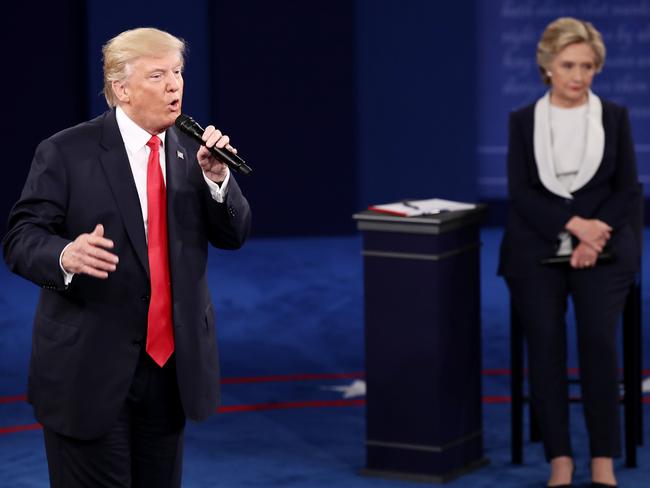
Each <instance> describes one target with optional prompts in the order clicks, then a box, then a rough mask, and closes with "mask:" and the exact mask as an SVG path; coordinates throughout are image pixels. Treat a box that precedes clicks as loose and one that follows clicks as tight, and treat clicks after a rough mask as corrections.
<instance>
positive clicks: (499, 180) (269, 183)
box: [0, 0, 650, 235]
mask: <svg viewBox="0 0 650 488" xmlns="http://www.w3.org/2000/svg"><path fill="white" fill-rule="evenodd" d="M48 5H49V4H48ZM48 5H43V6H42V7H39V8H40V9H41V10H40V14H39V15H38V16H35V15H33V8H32V6H31V5H29V4H27V3H24V2H23V3H22V4H20V3H18V4H17V3H15V2H14V3H12V4H8V5H6V6H3V8H2V9H3V14H5V15H4V18H6V19H8V21H7V22H6V23H5V24H6V28H5V29H3V32H2V36H3V41H4V45H6V46H11V47H12V49H8V50H7V54H6V56H7V60H8V66H10V73H11V75H10V76H6V77H3V81H2V83H3V87H4V90H3V93H4V94H5V100H4V106H3V117H2V122H1V123H2V128H3V133H4V134H5V135H6V138H7V140H8V141H11V142H10V143H9V144H5V147H4V148H3V151H4V152H3V156H4V160H5V161H6V162H7V164H5V172H4V178H3V179H2V183H0V184H1V185H2V191H1V192H0V218H2V220H4V219H5V216H6V215H7V213H8V211H9V208H10V205H11V204H12V203H13V202H14V201H15V200H16V199H17V198H18V195H19V192H20V189H21V188H22V185H23V182H24V180H25V176H26V173H27V170H28V168H29V165H30V163H31V157H32V154H33V151H34V148H35V146H36V144H37V143H38V141H40V140H41V139H43V138H45V137H47V136H48V135H50V134H52V133H54V132H56V131H58V130H61V129H63V128H65V127H67V126H70V125H73V124H76V123H78V122H81V121H82V120H86V119H88V118H90V117H93V116H96V115H98V114H99V113H101V112H103V111H104V110H106V105H105V102H104V99H103V97H102V96H101V89H102V74H101V46H102V44H103V43H104V42H106V41H107V40H108V39H109V38H111V37H112V36H114V35H115V34H117V33H119V32H121V31H122V30H125V29H128V28H133V27H138V26H155V27H159V28H162V29H165V30H168V31H170V32H172V33H173V34H175V35H178V36H180V37H183V38H184V39H186V41H187V42H188V45H189V55H188V59H187V69H186V72H185V80H186V85H185V86H186V89H185V100H184V111H186V112H187V113H189V114H191V115H192V116H193V117H195V118H196V119H197V120H199V121H200V122H202V123H203V124H208V123H214V124H216V125H218V126H219V127H221V128H223V130H224V131H226V132H227V133H228V134H229V135H231V136H232V139H233V143H234V144H235V145H236V146H237V147H238V148H239V150H240V153H241V154H242V155H243V156H244V158H245V159H246V160H247V161H248V162H249V163H250V165H251V166H253V167H254V169H255V172H254V173H253V174H252V175H251V176H250V177H248V178H244V177H240V178H239V181H240V183H241V184H242V186H243V187H244V191H245V192H246V194H247V195H248V197H249V198H250V200H251V202H252V204H253V210H254V232H255V233H256V234H257V235H300V234H332V233H347V232H353V230H354V227H353V223H352V221H351V219H350V215H351V214H352V213H354V212H355V211H357V210H359V209H362V208H365V207H366V206H367V205H369V204H375V203H381V202H385V201H391V200H395V199H400V198H425V197H430V196H440V197H445V198H452V199H458V200H470V201H473V200H478V199H485V200H490V201H493V202H498V201H503V198H504V197H505V147H506V142H507V141H506V139H507V133H506V126H507V116H508V112H509V111H510V110H512V109H514V108H516V107H519V106H522V105H524V104H526V103H530V102H532V101H533V100H534V99H535V98H537V97H538V96H540V95H541V94H542V93H543V91H544V87H543V85H542V84H541V82H540V81H539V77H538V74H537V70H536V67H535V61H534V55H535V44H536V42H537V39H538V37H539V35H540V33H541V31H542V29H543V27H544V26H545V25H546V24H547V23H548V22H549V21H550V20H552V19H553V18H555V17H557V16H559V15H575V16H579V17H583V18H586V19H589V20H592V21H593V22H594V23H595V25H596V26H597V27H598V28H599V29H600V30H601V31H602V32H603V33H604V37H605V41H606V44H607V47H608V58H607V61H606V64H605V71H604V72H603V73H602V74H601V75H599V76H598V78H597V80H596V83H595V90H596V91H597V92H598V93H599V94H600V95H602V96H603V97H606V98H609V99H612V100H614V101H618V102H621V103H624V104H626V105H628V106H629V107H630V114H631V118H632V124H633V129H634V135H635V140H636V144H637V153H638V156H639V166H640V173H641V178H642V181H644V182H645V183H648V182H649V181H650V180H649V178H650V96H649V90H650V81H648V80H650V22H649V21H650V4H648V2H646V1H643V2H638V1H631V0H629V1H628V0H625V1H618V2H614V1H610V2H607V1H597V2H596V1H593V0H581V1H572V2H565V1H560V0H543V1H541V0H540V1H533V0H526V1H523V0H519V1H513V0H469V1H464V2H444V3H438V2H431V1H429V0H404V1H403V2H394V1H392V0H355V1H349V0H314V1H310V2H304V1H300V0H275V1H273V2H268V1H265V0H241V1H238V2H229V1H226V0H214V1H207V0H196V1H192V2H185V3H184V4H182V5H179V4H178V2H175V1H172V0H159V1H155V2H154V1H141V2H132V3H130V4H129V5H128V8H125V9H122V8H120V9H114V8H110V6H107V4H106V3H105V2H101V1H99V0H62V1H60V2H57V3H56V5H54V4H52V5H51V6H48ZM16 46H17V47H16Z"/></svg>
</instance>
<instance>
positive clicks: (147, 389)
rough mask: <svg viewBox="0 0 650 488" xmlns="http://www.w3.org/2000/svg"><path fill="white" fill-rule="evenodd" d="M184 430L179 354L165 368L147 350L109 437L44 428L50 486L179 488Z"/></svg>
mask: <svg viewBox="0 0 650 488" xmlns="http://www.w3.org/2000/svg"><path fill="white" fill-rule="evenodd" d="M143 349H144V348H143ZM88 394H89V395H92V392H88ZM184 426H185V415H184V413H183V409H182V407H181V402H180V398H179V394H178V385H177V381H176V367H175V361H174V356H173V355H172V357H171V359H170V360H169V361H168V362H167V364H165V366H164V367H163V368H160V367H159V366H158V365H156V364H155V363H154V362H153V360H152V359H151V358H150V357H149V356H148V355H147V354H146V353H145V352H144V350H143V352H142V354H141V355H140V360H139V362H138V366H137V369H136V372H135V375H134V378H133V383H132V385H131V388H130V391H129V395H128V398H127V400H126V402H125V403H124V406H123V408H122V410H121V411H120V414H119V417H118V419H117V421H116V422H115V425H114V426H113V427H112V428H111V430H110V431H109V432H108V433H107V434H106V435H104V436H103V437H101V438H99V439H93V440H79V439H73V438H71V437H67V436H63V435H61V434H58V433H56V432H53V431H52V430H50V429H47V428H45V429H44V430H43V432H44V437H45V451H46V454H47V462H48V468H49V474H50V484H51V486H52V487H53V488H82V487H83V488H90V487H92V488H127V487H129V488H131V487H132V488H152V487H156V488H179V487H180V486H181V471H182V460H183V429H184Z"/></svg>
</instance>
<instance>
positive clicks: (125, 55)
mask: <svg viewBox="0 0 650 488" xmlns="http://www.w3.org/2000/svg"><path fill="white" fill-rule="evenodd" d="M168 53H178V56H179V57H180V58H181V62H184V56H185V41H183V39H179V38H178V37H174V36H172V35H171V34H169V33H167V32H165V31H161V30H159V29H154V28H152V27H140V28H138V29H131V30H127V31H124V32H122V33H121V34H118V35H117V36H115V37H114V38H113V39H111V40H110V41H108V42H107V43H106V44H104V47H102V54H103V56H104V97H106V102H107V103H108V106H109V107H115V105H117V97H116V96H115V94H114V93H113V87H112V85H113V82H114V81H122V80H124V79H125V78H126V77H127V76H129V74H130V68H131V65H132V63H133V62H134V61H135V60H136V59H138V58H140V57H142V56H161V55H166V54H168Z"/></svg>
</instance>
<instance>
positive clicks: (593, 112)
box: [533, 90, 605, 199]
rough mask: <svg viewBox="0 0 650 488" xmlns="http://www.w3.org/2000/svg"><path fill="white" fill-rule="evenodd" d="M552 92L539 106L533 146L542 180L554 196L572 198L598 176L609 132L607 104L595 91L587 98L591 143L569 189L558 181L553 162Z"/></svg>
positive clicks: (543, 98)
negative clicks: (604, 107) (604, 120)
mask: <svg viewBox="0 0 650 488" xmlns="http://www.w3.org/2000/svg"><path fill="white" fill-rule="evenodd" d="M550 104H551V102H550V92H547V93H546V94H545V95H544V96H543V97H542V98H540V99H539V100H537V103H536V104H535V119H534V120H535V123H534V130H533V146H534V153H535V163H536V164H537V171H538V173H539V179H540V180H541V182H542V184H543V185H544V187H545V188H546V189H547V190H548V191H550V192H551V193H553V194H555V195H558V196H560V197H563V198H568V199H572V198H573V195H572V193H574V192H576V191H577V190H579V189H580V188H582V187H583V186H585V185H586V184H587V183H588V182H589V180H591V178H593V176H594V175H595V174H596V171H598V168H599V167H600V163H601V161H602V159H603V154H604V152H605V130H604V129H603V118H602V114H603V105H602V102H601V101H600V98H598V96H596V95H595V94H594V93H593V92H592V91H591V90H590V91H589V96H588V99H587V112H586V117H587V140H586V147H585V154H584V158H583V160H582V162H581V164H580V169H579V170H578V174H577V175H576V177H575V179H574V180H573V183H572V184H571V187H570V188H569V190H567V189H565V188H564V186H562V184H561V183H560V181H559V180H558V178H557V176H556V174H555V165H554V162H553V148H552V146H551V124H550Z"/></svg>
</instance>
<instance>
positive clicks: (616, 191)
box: [594, 107, 641, 229]
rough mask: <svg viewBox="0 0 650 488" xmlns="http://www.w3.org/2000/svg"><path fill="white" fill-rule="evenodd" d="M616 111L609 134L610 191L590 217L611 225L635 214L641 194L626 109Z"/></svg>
mask: <svg viewBox="0 0 650 488" xmlns="http://www.w3.org/2000/svg"><path fill="white" fill-rule="evenodd" d="M616 115H617V120H616V121H615V122H614V123H613V124H612V127H615V128H616V132H617V133H616V134H615V137H612V139H614V140H615V141H616V144H615V151H616V165H615V169H614V173H613V175H612V176H611V178H610V188H611V194H610V195H609V196H608V197H607V198H606V199H605V200H604V201H603V203H602V204H601V205H600V206H599V207H598V209H597V210H596V214H595V215H594V218H597V219H600V220H602V221H603V222H606V223H607V224H609V225H610V226H611V227H613V228H614V229H616V228H618V227H620V226H621V225H623V224H624V223H626V222H627V221H628V220H629V217H630V216H631V215H634V214H635V212H636V209H637V208H638V206H639V199H640V197H641V191H640V188H639V180H638V176H637V169H636V157H635V154H634V143H633V141H632V130H631V128H630V118H629V116H628V112H627V109H626V108H624V107H623V108H621V110H619V111H617V113H616Z"/></svg>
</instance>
